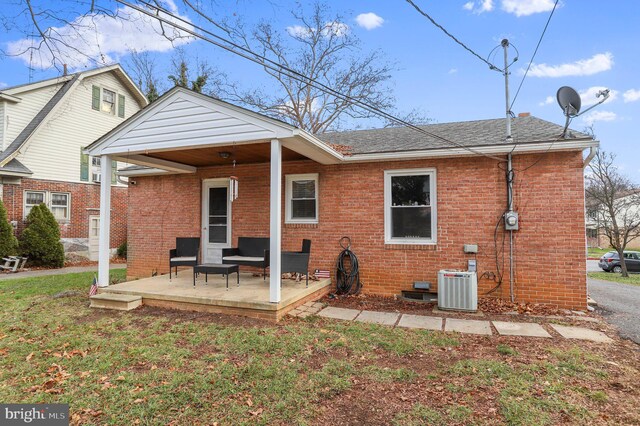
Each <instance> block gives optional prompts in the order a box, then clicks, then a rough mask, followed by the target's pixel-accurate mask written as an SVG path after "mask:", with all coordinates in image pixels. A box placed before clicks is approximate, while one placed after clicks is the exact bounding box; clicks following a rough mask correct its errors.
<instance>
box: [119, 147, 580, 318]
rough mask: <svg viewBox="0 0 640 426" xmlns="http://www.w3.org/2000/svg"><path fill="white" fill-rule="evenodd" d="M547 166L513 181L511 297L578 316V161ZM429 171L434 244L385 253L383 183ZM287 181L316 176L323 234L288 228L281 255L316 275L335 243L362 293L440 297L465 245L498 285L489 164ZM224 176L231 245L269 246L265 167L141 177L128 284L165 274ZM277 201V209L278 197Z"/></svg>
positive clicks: (463, 261)
mask: <svg viewBox="0 0 640 426" xmlns="http://www.w3.org/2000/svg"><path fill="white" fill-rule="evenodd" d="M543 155H544V158H543V159H542V160H541V161H540V162H539V163H537V164H536V165H535V166H534V167H532V168H530V169H527V170H526V171H522V172H516V176H515V184H514V185H515V207H516V210H517V211H518V212H519V214H520V227H521V228H520V230H519V231H517V232H515V233H514V240H515V269H514V271H515V297H516V300H517V301H521V302H536V303H549V304H554V305H558V306H561V307H565V308H572V309H585V307H586V274H585V269H584V260H585V249H584V248H585V243H586V241H585V231H584V229H585V223H584V187H583V169H582V153H581V152H579V151H576V152H560V153H549V154H543ZM538 159H539V156H538V155H516V156H514V168H515V169H516V171H517V170H523V169H525V168H526V167H527V166H529V165H531V164H532V163H534V162H535V161H537V160H538ZM425 167H434V168H436V170H437V209H438V212H437V223H438V234H437V244H436V245H431V246H410V245H397V244H394V245H386V244H385V242H384V202H383V197H384V171H385V170H393V169H411V168H425ZM502 167H504V166H502ZM283 173H284V174H293V173H319V223H318V224H317V225H287V224H284V225H283V250H299V248H300V245H301V240H302V239H303V238H309V239H311V240H312V241H313V243H312V247H311V253H312V258H311V265H310V266H311V268H312V269H315V268H320V269H329V270H332V271H333V270H334V263H335V259H336V256H337V255H338V253H339V251H340V247H339V245H338V241H339V240H340V238H341V237H343V236H345V235H347V236H350V237H351V240H352V243H353V245H352V249H353V251H354V252H355V253H356V254H357V255H358V257H359V259H360V265H361V279H362V281H363V283H364V287H363V291H364V292H367V293H375V294H380V295H388V296H390V295H395V294H398V293H400V291H401V290H407V289H410V288H411V286H412V284H413V282H414V281H417V280H420V281H423V280H427V281H431V282H432V283H433V284H434V285H435V284H436V282H437V272H438V270H439V269H445V268H446V269H466V268H467V260H469V259H473V258H476V256H474V255H466V254H464V253H463V244H478V247H479V252H478V254H477V262H478V270H479V271H480V272H481V273H482V272H484V271H487V272H493V273H497V269H496V253H495V249H494V232H495V230H496V223H497V222H498V220H499V218H500V216H501V214H502V213H503V211H504V210H505V208H506V183H505V172H504V170H503V169H502V168H500V167H499V166H498V164H497V162H496V161H494V160H491V159H487V158H484V157H469V158H455V159H437V160H415V161H398V162H385V163H362V164H341V165H333V166H323V165H320V164H317V163H314V162H312V161H299V162H285V163H284V164H283ZM230 175H234V176H237V177H238V178H239V197H238V199H237V200H235V201H234V203H233V209H232V210H233V218H232V220H233V225H232V229H233V240H234V241H237V237H238V236H265V237H267V236H269V164H268V163H266V164H248V165H238V166H237V167H235V168H231V167H230V166H228V167H215V168H202V169H199V170H198V172H197V173H196V174H193V175H171V176H148V177H137V178H136V181H137V185H136V186H132V187H131V188H130V190H129V191H130V193H129V197H130V198H129V203H128V206H129V211H128V215H129V218H130V220H131V226H129V230H128V241H129V249H128V255H129V262H128V264H129V270H128V275H129V276H132V277H148V276H151V274H152V272H153V271H158V272H159V273H165V272H168V265H167V257H168V251H169V249H170V248H173V246H174V244H175V238H176V237H177V236H180V237H188V236H200V233H201V188H202V180H203V179H207V178H226V177H229V176H230ZM283 185H284V178H283ZM282 193H283V202H284V193H285V191H284V187H283V191H282ZM283 208H284V207H283ZM283 216H284V215H283ZM283 220H284V219H283ZM497 229H498V230H497V242H498V243H497V244H498V247H499V250H501V248H502V241H503V237H504V238H505V244H504V249H505V261H504V264H503V263H502V256H501V255H499V256H498V257H499V263H500V270H501V272H502V273H503V277H504V282H503V284H502V286H501V287H500V288H498V289H497V291H495V292H493V293H492V294H493V295H495V296H498V297H504V298H508V296H509V283H508V277H509V271H508V247H509V245H508V234H505V233H504V232H503V226H502V225H500V226H498V228H497ZM494 286H495V282H494V281H492V280H490V279H487V278H482V279H481V280H480V282H479V288H480V294H481V295H484V294H485V293H487V291H488V290H490V289H492V288H493V287H494Z"/></svg>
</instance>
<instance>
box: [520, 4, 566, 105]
mask: <svg viewBox="0 0 640 426" xmlns="http://www.w3.org/2000/svg"><path fill="white" fill-rule="evenodd" d="M558 1H559V0H556V2H555V4H554V5H553V9H551V13H550V14H549V18H548V19H547V23H546V24H545V25H544V29H543V30H542V34H540V39H539V40H538V44H537V45H536V49H535V50H534V51H533V55H531V60H530V61H529V65H527V70H526V71H525V72H524V75H523V76H522V80H520V84H519V85H518V90H516V94H515V96H514V97H513V100H512V101H511V105H510V106H509V110H511V109H513V104H515V103H516V99H518V94H519V93H520V89H521V88H522V84H523V83H524V79H525V78H527V74H529V70H530V69H531V64H533V60H534V59H535V57H536V53H538V49H539V48H540V44H541V43H542V39H543V38H544V35H545V33H546V32H547V28H548V27H549V22H551V18H552V17H553V12H555V11H556V7H557V6H558Z"/></svg>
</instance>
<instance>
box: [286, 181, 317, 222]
mask: <svg viewBox="0 0 640 426" xmlns="http://www.w3.org/2000/svg"><path fill="white" fill-rule="evenodd" d="M285 183H286V186H285V200H286V203H285V223H318V174H317V173H308V174H302V175H286V176H285Z"/></svg>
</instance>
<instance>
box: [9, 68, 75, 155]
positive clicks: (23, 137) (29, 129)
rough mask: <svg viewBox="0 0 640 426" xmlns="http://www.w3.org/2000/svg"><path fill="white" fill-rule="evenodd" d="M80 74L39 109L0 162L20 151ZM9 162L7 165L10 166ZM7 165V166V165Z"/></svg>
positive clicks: (65, 84)
mask: <svg viewBox="0 0 640 426" xmlns="http://www.w3.org/2000/svg"><path fill="white" fill-rule="evenodd" d="M79 77H80V74H76V75H75V76H74V77H73V78H72V79H71V80H69V81H67V82H66V83H64V84H63V85H62V87H61V88H60V89H59V90H58V91H57V92H56V94H55V95H53V96H52V97H51V99H49V102H47V103H46V104H45V106H44V107H43V108H42V109H41V110H40V111H38V113H37V114H36V115H35V117H33V119H32V120H31V121H30V122H29V124H27V125H26V126H25V128H24V129H22V131H21V132H20V134H19V135H18V136H17V137H16V138H15V139H14V140H13V142H11V143H10V144H9V146H8V147H7V149H5V150H4V151H2V152H0V162H2V161H4V160H6V159H7V158H8V157H10V156H11V155H12V154H13V153H15V152H16V151H18V150H19V149H20V148H21V147H22V145H23V144H24V143H25V142H26V141H27V139H29V136H31V134H32V133H33V132H34V131H35V130H36V128H37V127H38V126H39V125H40V123H42V121H43V120H44V119H45V118H46V117H47V115H48V114H49V113H50V112H51V110H52V109H53V108H54V107H55V106H56V105H57V104H58V102H60V100H61V99H62V98H63V97H64V95H65V94H66V93H67V92H68V91H69V89H70V88H71V86H73V83H75V82H76V81H77V80H78V78H79ZM8 165H9V164H7V165H6V166H8ZM6 166H5V167H6Z"/></svg>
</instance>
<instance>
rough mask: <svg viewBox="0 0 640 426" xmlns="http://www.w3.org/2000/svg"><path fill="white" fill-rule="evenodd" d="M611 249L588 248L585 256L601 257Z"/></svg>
mask: <svg viewBox="0 0 640 426" xmlns="http://www.w3.org/2000/svg"><path fill="white" fill-rule="evenodd" d="M611 250H613V249H611V248H598V247H589V248H588V249H587V254H588V256H589V257H602V255H603V254H605V253H609V252H610V251H611Z"/></svg>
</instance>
